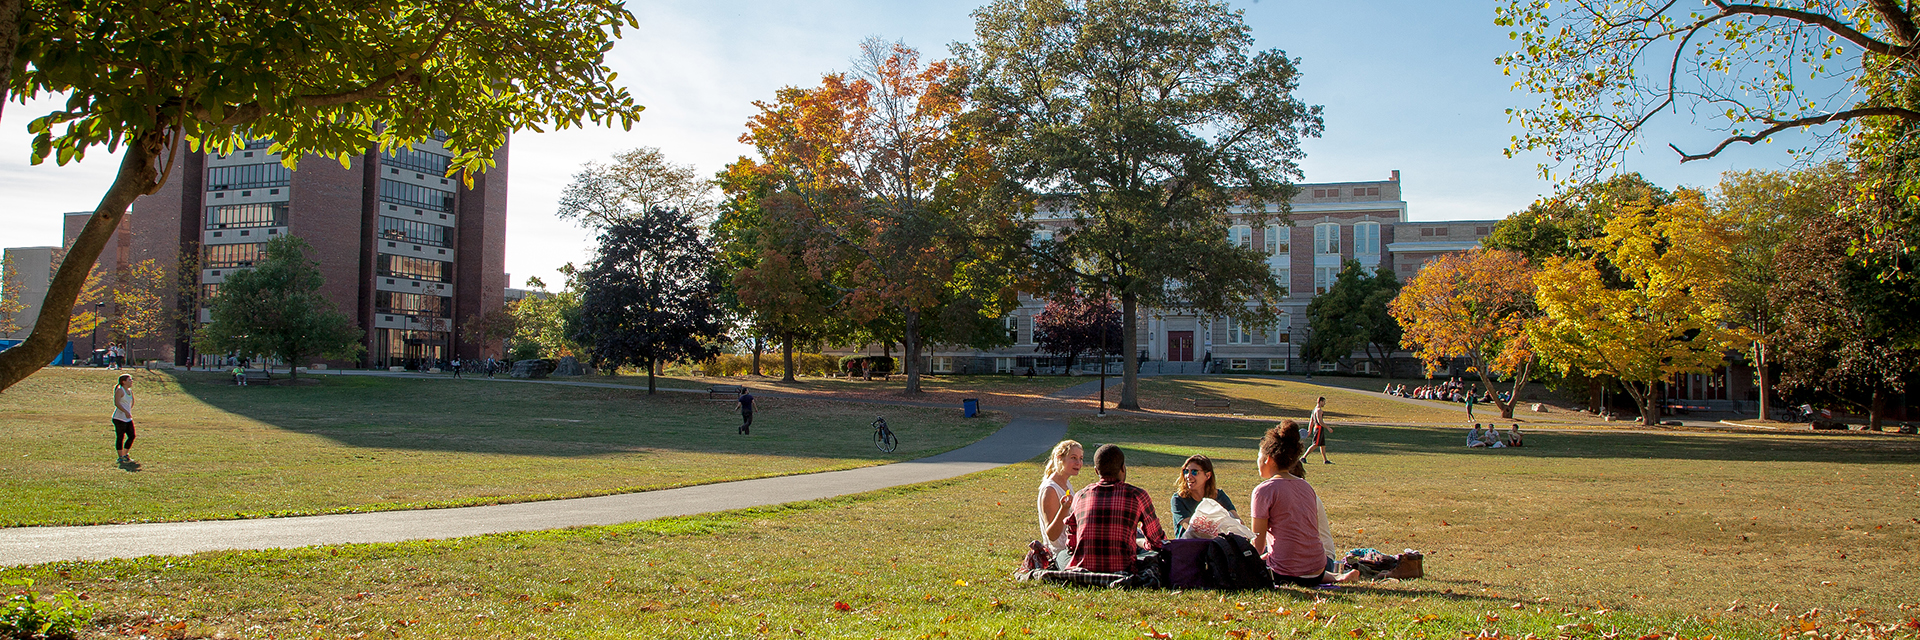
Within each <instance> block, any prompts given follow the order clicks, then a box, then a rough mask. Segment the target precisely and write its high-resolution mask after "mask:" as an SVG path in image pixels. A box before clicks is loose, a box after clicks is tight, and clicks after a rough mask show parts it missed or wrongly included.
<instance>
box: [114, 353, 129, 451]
mask: <svg viewBox="0 0 1920 640" xmlns="http://www.w3.org/2000/svg"><path fill="white" fill-rule="evenodd" d="M113 448H114V449H115V450H117V451H119V452H120V464H133V458H132V457H130V456H131V455H132V452H133V374H130V373H122V374H120V383H119V384H116V385H113Z"/></svg>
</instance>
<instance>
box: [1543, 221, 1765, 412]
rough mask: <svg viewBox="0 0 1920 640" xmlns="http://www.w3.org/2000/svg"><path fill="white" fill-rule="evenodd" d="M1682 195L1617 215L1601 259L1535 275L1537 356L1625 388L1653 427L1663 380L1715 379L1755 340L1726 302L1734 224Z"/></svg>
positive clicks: (1552, 266) (1562, 264) (1553, 265)
mask: <svg viewBox="0 0 1920 640" xmlns="http://www.w3.org/2000/svg"><path fill="white" fill-rule="evenodd" d="M1678 195H1679V198H1678V199H1677V201H1675V202H1674V203H1673V204H1669V205H1666V206H1663V207H1652V206H1644V205H1643V206H1634V207H1627V208H1623V209H1621V210H1619V211H1617V212H1615V214H1614V216H1613V217H1612V218H1611V219H1609V220H1608V221H1607V224H1606V229H1605V233H1604V234H1603V235H1601V236H1600V237H1598V238H1594V239H1593V240H1590V241H1588V244H1589V246H1590V247H1591V248H1592V249H1593V250H1594V254H1595V255H1594V258H1592V259H1584V260H1583V259H1577V258H1576V259H1569V258H1560V257H1554V258H1550V259H1548V260H1547V263H1546V265H1545V266H1543V267H1542V268H1541V269H1540V271H1539V273H1537V274H1536V275H1535V276H1534V285H1535V286H1536V287H1537V291H1536V293H1535V300H1536V302H1537V303H1538V304H1539V305H1540V311H1541V316H1540V317H1539V318H1537V319H1535V320H1534V322H1533V323H1532V324H1531V325H1530V326H1529V327H1528V332H1527V340H1528V342H1529V343H1531V345H1532V347H1533V349H1534V350H1535V351H1536V352H1537V353H1538V354H1539V355H1540V357H1541V359H1542V360H1543V361H1545V362H1546V363H1548V364H1550V365H1552V366H1554V367H1555V368H1558V369H1560V370H1562V371H1574V370H1577V371H1581V372H1585V373H1587V374H1590V375H1606V376H1610V377H1612V378H1613V379H1615V380H1618V381H1619V382H1620V384H1621V385H1622V386H1624V387H1626V389H1627V393H1628V394H1629V395H1631V396H1633V399H1634V401H1635V403H1637V404H1638V405H1639V407H1640V416H1641V421H1642V423H1643V424H1646V425H1648V426H1652V425H1653V424H1654V423H1655V421H1657V420H1658V419H1659V415H1660V412H1659V404H1658V398H1657V396H1656V391H1657V390H1658V388H1659V385H1660V384H1661V383H1662V382H1666V381H1669V380H1671V379H1672V378H1673V377H1674V376H1676V375H1681V374H1689V373H1706V372H1708V371H1711V370H1713V369H1714V368H1715V367H1718V366H1720V365H1721V364H1723V363H1724V362H1725V359H1726V358H1725V354H1726V352H1727V351H1731V350H1738V349H1740V348H1742V347H1744V346H1745V345H1746V343H1747V342H1749V341H1750V336H1749V335H1747V334H1746V332H1745V331H1742V330H1740V329H1738V328H1736V327H1731V326H1729V325H1728V324H1727V323H1726V321H1725V319H1726V308H1725V302H1724V300H1723V299H1722V298H1721V297H1720V294H1721V288H1720V286H1719V283H1720V282H1722V281H1723V280H1724V279H1725V278H1726V274H1727V269H1728V258H1727V255H1728V253H1729V251H1730V248H1731V247H1732V246H1733V245H1734V244H1735V242H1736V234H1735V232H1734V230H1733V224H1732V222H1731V221H1729V220H1727V219H1726V218H1724V217H1722V216H1719V215H1717V214H1715V213H1713V212H1712V211H1711V210H1709V209H1708V208H1707V206H1706V203H1705V198H1704V196H1703V195H1701V194H1700V193H1699V192H1696V191H1685V190H1683V191H1681V192H1680V193H1679V194H1678ZM1603 262H1604V264H1606V265H1610V266H1611V267H1612V269H1613V270H1614V274H1615V275H1613V276H1609V275H1608V274H1607V273H1604V272H1603V271H1602V270H1601V269H1600V265H1601V264H1602V263H1603ZM1616 277H1617V278H1618V280H1619V283H1618V284H1615V283H1614V282H1612V280H1613V279H1614V278H1616Z"/></svg>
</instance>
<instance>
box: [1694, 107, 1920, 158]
mask: <svg viewBox="0 0 1920 640" xmlns="http://www.w3.org/2000/svg"><path fill="white" fill-rule="evenodd" d="M1872 116H1892V117H1895V118H1900V119H1902V120H1912V121H1920V111H1913V110H1911V109H1903V108H1900V107H1861V108H1858V109H1848V110H1846V111H1841V112H1839V113H1829V114H1825V115H1818V116H1807V117H1805V118H1795V119H1792V120H1786V121H1774V120H1767V121H1765V122H1767V123H1769V124H1772V125H1773V126H1770V127H1767V128H1766V129H1762V130H1761V131H1760V132H1759V133H1755V134H1751V135H1744V136H1733V137H1731V138H1727V139H1725V140H1722V141H1720V144H1719V145H1718V146H1715V147H1714V148H1713V150H1712V151H1708V152H1706V153H1700V154H1689V153H1687V152H1685V151H1681V150H1680V147H1678V146H1674V145H1672V144H1668V145H1667V148H1669V149H1673V152H1674V153H1678V154H1680V161H1681V162H1683V163H1684V162H1692V161H1694V160H1705V159H1707V158H1711V157H1714V156H1716V155H1720V152H1721V151H1724V150H1726V148H1727V147H1729V146H1732V145H1733V143H1735V142H1745V143H1747V144H1753V143H1755V142H1759V141H1761V140H1765V139H1767V137H1768V136H1771V135H1773V134H1776V133H1779V132H1781V131H1785V130H1787V129H1792V128H1794V127H1807V126H1813V125H1816V124H1826V123H1829V122H1837V121H1841V120H1852V119H1855V118H1867V117H1872Z"/></svg>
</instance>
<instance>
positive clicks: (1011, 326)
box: [1005, 316, 1024, 344]
mask: <svg viewBox="0 0 1920 640" xmlns="http://www.w3.org/2000/svg"><path fill="white" fill-rule="evenodd" d="M1005 322H1006V325H1007V336H1008V337H1011V338H1013V343H1014V344H1024V343H1022V342H1020V316H1007V317H1006V320H1005Z"/></svg>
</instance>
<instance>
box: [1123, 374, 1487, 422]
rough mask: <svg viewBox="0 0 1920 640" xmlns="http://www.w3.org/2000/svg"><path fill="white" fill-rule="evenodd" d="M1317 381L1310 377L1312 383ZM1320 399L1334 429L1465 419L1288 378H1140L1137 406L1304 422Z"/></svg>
mask: <svg viewBox="0 0 1920 640" xmlns="http://www.w3.org/2000/svg"><path fill="white" fill-rule="evenodd" d="M1318 380H1319V378H1315V381H1318ZM1382 386H1384V383H1382ZM1371 390H1377V389H1371ZM1321 396H1325V397H1326V398H1327V421H1328V422H1329V423H1335V426H1336V427H1337V426H1338V424H1337V423H1340V422H1365V423H1393V424H1421V423H1446V424H1453V423H1462V422H1465V421H1466V420H1467V412H1466V409H1465V408H1464V407H1463V406H1459V405H1451V404H1448V403H1428V402H1403V401H1401V400H1399V399H1394V398H1387V397H1382V396H1380V395H1378V394H1364V393H1358V392H1355V391H1349V390H1346V389H1341V388H1329V387H1324V386H1320V385H1315V384H1309V383H1306V382H1303V381H1300V380H1296V379H1293V378H1290V377H1278V376H1149V377H1144V378H1141V379H1140V408H1142V409H1147V410H1151V411H1175V412H1187V413H1227V412H1231V413H1244V414H1247V415H1250V416H1272V417H1275V418H1295V419H1300V420H1305V419H1306V417H1307V414H1310V413H1312V412H1313V402H1314V400H1315V399H1317V398H1319V397H1321ZM1195 399H1223V400H1231V401H1233V407H1232V408H1231V409H1228V410H1225V411H1222V410H1220V409H1195V408H1194V407H1193V403H1192V400H1195ZM1490 409H1491V407H1490ZM1476 415H1478V413H1477V412H1476ZM1499 416H1500V413H1499V411H1498V410H1497V409H1491V410H1490V411H1489V412H1488V413H1487V415H1486V416H1481V417H1482V418H1487V417H1492V418H1498V417H1499Z"/></svg>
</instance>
